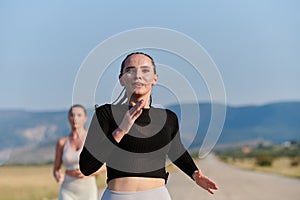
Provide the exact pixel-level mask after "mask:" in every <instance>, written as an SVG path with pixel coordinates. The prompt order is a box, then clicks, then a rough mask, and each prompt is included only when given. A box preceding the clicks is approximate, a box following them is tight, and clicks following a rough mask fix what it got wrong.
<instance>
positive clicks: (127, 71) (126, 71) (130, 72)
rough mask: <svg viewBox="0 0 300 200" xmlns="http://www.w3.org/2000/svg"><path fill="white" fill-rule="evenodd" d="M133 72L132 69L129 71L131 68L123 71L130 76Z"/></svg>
mask: <svg viewBox="0 0 300 200" xmlns="http://www.w3.org/2000/svg"><path fill="white" fill-rule="evenodd" d="M134 72H135V70H134V69H131V68H129V69H128V68H127V69H126V70H125V73H129V74H132V73H134Z"/></svg>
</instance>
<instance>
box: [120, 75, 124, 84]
mask: <svg viewBox="0 0 300 200" xmlns="http://www.w3.org/2000/svg"><path fill="white" fill-rule="evenodd" d="M119 82H120V85H121V86H124V81H123V79H122V75H121V74H120V75H119Z"/></svg>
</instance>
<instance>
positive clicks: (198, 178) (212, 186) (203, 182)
mask: <svg viewBox="0 0 300 200" xmlns="http://www.w3.org/2000/svg"><path fill="white" fill-rule="evenodd" d="M193 178H194V180H195V182H196V183H197V185H199V186H200V187H202V188H203V189H205V190H207V191H208V192H209V193H211V194H214V192H213V191H212V190H217V189H218V186H217V184H216V183H215V182H213V181H212V180H210V179H209V178H208V177H206V176H204V175H203V174H202V172H201V170H196V171H195V172H194V173H193Z"/></svg>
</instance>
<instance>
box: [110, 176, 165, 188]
mask: <svg viewBox="0 0 300 200" xmlns="http://www.w3.org/2000/svg"><path fill="white" fill-rule="evenodd" d="M164 185H165V179H163V178H144V177H122V178H115V179H112V180H110V181H109V182H108V186H107V187H108V189H110V190H113V191H118V192H137V191H142V190H149V189H153V188H158V187H162V186H164Z"/></svg>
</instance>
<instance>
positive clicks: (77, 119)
mask: <svg viewBox="0 0 300 200" xmlns="http://www.w3.org/2000/svg"><path fill="white" fill-rule="evenodd" d="M86 120H87V117H86V114H85V112H84V110H83V109H82V108H80V107H73V108H72V111H71V113H70V115H69V123H70V125H71V127H72V129H78V128H84V125H85V123H86Z"/></svg>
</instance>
